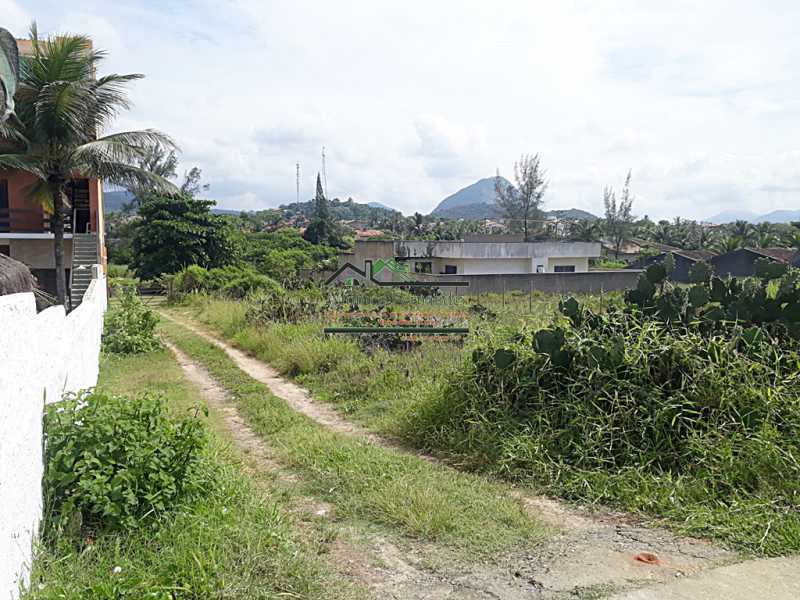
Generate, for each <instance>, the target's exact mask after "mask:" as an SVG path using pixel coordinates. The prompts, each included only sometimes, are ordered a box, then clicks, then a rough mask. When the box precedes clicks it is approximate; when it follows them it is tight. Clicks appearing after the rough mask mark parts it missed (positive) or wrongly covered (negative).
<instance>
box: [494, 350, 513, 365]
mask: <svg viewBox="0 0 800 600" xmlns="http://www.w3.org/2000/svg"><path fill="white" fill-rule="evenodd" d="M516 358H517V355H516V354H514V352H512V351H511V350H507V349H505V348H501V349H500V350H497V351H496V352H495V353H494V365H495V367H497V368H498V369H507V368H508V367H510V366H511V365H512V364H513V362H514V360H515V359H516Z"/></svg>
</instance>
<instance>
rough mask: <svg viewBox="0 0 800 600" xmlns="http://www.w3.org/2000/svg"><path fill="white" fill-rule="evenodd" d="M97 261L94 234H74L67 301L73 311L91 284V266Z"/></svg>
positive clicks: (98, 258)
mask: <svg viewBox="0 0 800 600" xmlns="http://www.w3.org/2000/svg"><path fill="white" fill-rule="evenodd" d="M99 260H100V257H99V256H98V254H97V234H96V233H76V234H74V235H73V236H72V268H71V269H70V272H69V282H70V285H69V300H70V305H71V306H72V309H73V310H75V309H76V308H78V306H79V305H80V303H81V301H82V300H83V295H84V294H85V293H86V290H87V289H88V287H89V284H90V283H91V282H92V265H96V264H97V263H98V262H99Z"/></svg>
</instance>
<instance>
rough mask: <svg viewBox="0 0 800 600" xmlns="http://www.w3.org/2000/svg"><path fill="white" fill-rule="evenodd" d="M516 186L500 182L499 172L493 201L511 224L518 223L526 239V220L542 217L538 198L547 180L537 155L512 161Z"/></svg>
mask: <svg viewBox="0 0 800 600" xmlns="http://www.w3.org/2000/svg"><path fill="white" fill-rule="evenodd" d="M514 179H515V180H516V182H517V187H516V188H515V187H514V186H512V185H510V184H509V185H505V186H504V185H503V180H502V178H501V177H500V175H499V173H498V175H497V178H496V180H495V194H496V196H497V197H496V199H495V203H496V204H497V207H498V208H499V209H500V211H501V212H502V213H503V215H504V216H505V218H506V219H508V220H509V221H511V223H512V224H516V223H520V224H521V226H522V232H523V239H524V240H525V241H528V240H529V239H530V235H529V222H530V221H531V220H537V219H541V218H542V198H543V197H544V193H545V191H546V190H547V180H546V179H545V172H544V169H542V167H541V161H540V159H539V155H538V154H534V155H533V156H529V155H523V156H522V157H521V158H520V159H519V162H516V163H514Z"/></svg>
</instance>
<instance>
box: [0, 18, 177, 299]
mask: <svg viewBox="0 0 800 600" xmlns="http://www.w3.org/2000/svg"><path fill="white" fill-rule="evenodd" d="M30 39H31V44H32V48H33V53H32V55H31V56H30V57H27V58H25V59H23V61H22V64H21V69H20V81H19V86H18V88H17V94H16V116H15V117H13V118H12V119H10V120H9V121H8V122H6V123H5V124H0V142H5V144H4V145H5V146H10V147H11V148H12V151H11V152H10V153H6V154H0V169H15V170H22V171H26V172H28V173H31V174H32V175H34V176H35V177H36V183H35V184H33V185H32V186H31V187H30V188H29V190H28V192H27V194H28V196H29V197H30V198H31V199H32V200H34V201H36V202H38V203H40V204H42V205H43V206H44V208H45V210H47V211H48V212H51V213H52V216H51V227H52V231H53V234H54V238H55V243H54V245H53V254H54V257H55V265H56V294H57V298H58V301H59V302H60V303H61V304H66V290H67V286H66V277H65V273H64V216H65V214H66V210H67V208H68V206H67V204H68V200H67V197H66V193H65V192H66V187H67V185H68V184H69V182H70V181H71V180H72V179H77V178H96V179H102V180H105V181H107V182H109V183H113V184H117V185H121V186H123V187H126V188H138V189H142V188H145V187H147V188H150V189H153V190H156V191H166V192H174V191H177V190H176V188H175V186H173V185H172V184H171V183H170V182H169V181H167V180H166V179H164V178H163V177H161V176H159V175H156V174H153V173H150V172H149V171H147V170H146V169H144V168H142V167H141V166H138V163H139V161H141V160H142V159H144V158H145V157H146V156H147V152H148V150H149V149H150V148H152V147H153V146H154V145H157V144H161V145H162V146H163V147H166V148H174V147H175V146H174V144H173V143H172V141H171V140H170V139H169V138H168V137H167V136H165V135H164V134H162V133H159V132H158V131H154V130H146V131H126V132H122V133H114V134H110V135H105V136H102V137H98V133H99V132H101V131H103V130H104V129H105V128H106V127H107V126H108V125H109V124H110V123H111V121H112V120H113V119H114V117H115V116H116V115H117V113H118V112H119V111H120V110H122V109H127V108H130V103H129V102H128V99H127V96H126V94H125V86H126V85H127V84H129V83H130V82H132V81H135V80H137V79H141V78H142V77H143V76H142V75H138V74H133V75H105V76H103V77H96V72H97V66H98V64H99V63H100V62H101V60H102V59H103V58H104V56H105V53H104V52H102V51H100V50H94V49H93V48H92V43H91V40H90V39H89V38H87V37H85V36H81V35H65V36H57V37H48V38H47V39H45V40H42V39H40V38H39V35H38V32H37V29H36V24H35V23H34V24H33V25H32V27H31V32H30Z"/></svg>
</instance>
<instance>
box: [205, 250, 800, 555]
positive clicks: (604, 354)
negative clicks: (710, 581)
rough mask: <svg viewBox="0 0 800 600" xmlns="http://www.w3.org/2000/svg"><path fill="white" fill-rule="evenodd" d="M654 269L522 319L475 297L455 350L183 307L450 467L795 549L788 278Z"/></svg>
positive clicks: (767, 548)
mask: <svg viewBox="0 0 800 600" xmlns="http://www.w3.org/2000/svg"><path fill="white" fill-rule="evenodd" d="M667 271H668V268H664V267H662V266H657V267H656V268H651V269H650V270H649V271H648V273H647V275H646V276H645V277H644V278H643V279H644V280H645V281H646V283H641V284H640V286H639V288H638V289H637V290H634V291H633V292H631V293H629V294H628V296H627V298H626V299H624V300H623V299H621V298H618V297H617V298H610V299H608V298H607V299H605V300H601V299H598V298H596V297H594V298H593V297H588V296H587V297H586V298H584V299H582V300H581V301H574V300H571V301H565V302H563V303H562V304H561V306H560V310H557V307H556V304H557V299H552V298H547V297H544V296H537V298H535V304H534V305H533V306H532V308H533V310H532V314H531V316H530V317H527V318H525V319H522V318H520V316H519V312H516V313H514V312H509V307H508V306H504V305H503V304H501V303H500V302H499V298H498V299H492V298H490V297H488V298H486V299H483V302H484V304H482V305H480V306H478V305H476V309H475V310H474V311H473V310H468V311H466V313H467V318H468V319H469V321H470V327H471V328H472V329H473V334H471V336H470V340H469V341H468V343H467V344H466V348H464V349H463V350H460V349H459V348H458V345H456V344H453V343H451V342H435V341H423V342H422V343H421V344H415V345H413V346H402V345H401V346H398V347H391V348H387V347H377V348H376V347H374V346H372V347H370V346H368V345H360V344H358V343H357V342H356V341H355V340H353V339H341V338H337V337H332V336H327V337H326V336H324V335H323V334H322V333H321V329H322V327H323V326H324V325H325V324H329V323H330V322H331V321H332V317H331V316H328V317H325V316H323V315H321V311H320V313H318V314H320V317H318V318H315V317H313V316H305V317H304V318H303V319H301V320H299V321H298V322H296V323H293V322H287V321H285V320H281V319H279V318H274V316H271V317H270V318H265V319H253V318H252V317H251V318H249V319H248V318H247V317H248V310H249V309H248V307H247V305H246V304H241V303H239V304H236V303H231V302H226V301H220V300H204V299H202V298H198V299H197V301H196V303H195V304H194V306H196V308H197V311H198V312H197V313H196V314H197V315H198V317H199V318H200V319H201V320H203V321H204V322H206V323H210V324H212V325H214V326H215V327H217V328H218V329H219V330H220V331H221V332H222V333H223V334H224V335H225V336H227V337H229V338H230V339H232V340H234V341H235V342H236V343H237V344H238V345H240V346H242V347H243V348H245V349H247V350H249V351H251V352H253V353H254V354H255V355H256V356H259V357H260V358H262V359H264V360H267V361H269V362H270V363H272V364H273V365H275V366H276V367H277V368H278V369H279V370H280V371H281V372H283V373H284V374H287V375H289V376H292V377H296V378H297V379H298V380H299V381H300V382H302V383H303V384H304V385H306V386H308V387H310V388H311V389H312V390H313V392H314V393H315V394H316V395H317V396H319V397H321V398H323V399H325V400H328V401H331V402H334V403H336V404H337V405H338V406H339V408H340V409H341V410H343V411H344V412H345V413H348V414H350V415H352V416H353V417H354V418H356V419H359V420H362V421H363V422H365V423H367V424H368V425H370V426H371V427H374V428H376V429H378V430H380V431H382V432H384V433H385V434H393V435H396V436H399V437H402V438H403V439H405V440H406V441H408V442H410V443H412V444H414V445H416V446H418V447H420V448H422V449H425V450H437V451H443V452H447V453H449V454H451V455H452V456H453V458H454V460H455V461H456V462H458V463H459V464H461V465H464V466H465V467H469V468H472V469H477V470H483V471H488V472H491V473H494V474H497V475H499V476H502V477H509V478H513V479H516V480H520V481H524V482H526V483H529V484H530V485H533V486H536V487H540V488H541V487H544V488H545V489H547V490H549V491H550V492H552V493H554V494H558V495H561V496H563V497H566V498H569V499H574V500H578V501H582V502H592V503H594V502H600V503H603V504H609V505H613V506H616V507H620V508H623V509H627V510H631V511H634V512H640V513H643V514H649V515H653V516H656V517H659V518H665V519H667V521H668V522H669V523H672V525H673V526H674V527H676V528H678V529H680V530H681V531H683V532H686V533H689V534H692V535H698V536H709V537H714V538H717V539H721V540H724V541H726V542H728V543H730V544H732V545H734V546H736V547H738V548H741V549H746V550H748V551H752V552H756V553H764V554H779V553H782V552H787V551H796V550H797V549H798V548H800V511H799V510H798V508H800V506H798V503H797V498H798V497H799V496H798V492H800V490H798V488H797V481H800V472H799V471H798V467H797V463H796V457H797V456H798V453H800V447H798V442H797V432H798V431H800V388H798V386H797V383H796V381H795V379H796V378H795V377H794V375H793V373H794V371H795V370H796V365H797V364H798V359H799V358H800V355H798V353H797V350H798V346H797V342H795V341H794V334H793V327H794V326H793V323H795V322H797V320H798V317H797V316H796V315H795V314H794V312H795V309H794V307H795V306H796V302H797V298H798V289H797V278H796V275H795V274H794V273H793V272H792V271H789V272H788V273H783V269H776V267H774V266H767V265H766V264H765V265H762V266H761V267H760V271H759V272H760V273H761V275H762V277H761V279H758V280H754V281H747V282H736V281H735V280H730V281H724V282H722V283H723V284H724V285H723V287H720V281H717V280H715V279H712V278H711V276H710V273H709V271H708V270H707V268H703V267H699V268H698V269H696V272H695V273H693V277H694V278H695V282H696V283H694V284H693V285H692V287H689V288H685V287H681V286H675V285H672V284H671V283H670V282H669V281H668V280H667V277H666V275H667ZM701 289H702V290H703V293H702V294H701V292H700V291H699V290H701ZM715 289H716V291H715ZM297 294H299V292H297ZM701 296H702V297H701ZM520 301H523V302H525V308H527V298H516V297H514V296H513V295H512V296H511V297H510V298H509V299H508V303H509V304H513V303H517V304H514V306H516V308H515V309H514V310H516V311H520V306H519V303H520ZM359 310H361V311H364V310H366V307H363V305H362V307H360V309H359ZM423 310H426V311H428V312H429V313H431V314H435V313H437V312H438V311H448V310H449V311H452V308H448V307H435V306H431V307H426V308H425V309H423ZM719 311H721V314H722V316H721V318H720V317H719V316H718V315H717V313H718V312H719ZM520 312H521V311H520ZM398 350H406V351H398Z"/></svg>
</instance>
